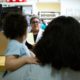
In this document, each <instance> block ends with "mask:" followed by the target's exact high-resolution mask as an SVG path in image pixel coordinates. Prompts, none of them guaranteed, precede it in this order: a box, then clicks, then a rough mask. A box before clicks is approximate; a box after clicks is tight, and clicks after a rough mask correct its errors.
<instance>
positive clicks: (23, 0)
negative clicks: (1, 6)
mask: <svg viewBox="0 0 80 80" xmlns="http://www.w3.org/2000/svg"><path fill="white" fill-rule="evenodd" d="M26 1H27V0H6V2H26Z"/></svg>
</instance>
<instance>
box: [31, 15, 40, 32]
mask: <svg viewBox="0 0 80 80" xmlns="http://www.w3.org/2000/svg"><path fill="white" fill-rule="evenodd" d="M30 24H31V27H32V31H33V32H38V31H39V28H40V20H39V18H38V17H36V16H33V17H32V18H31V19H30Z"/></svg>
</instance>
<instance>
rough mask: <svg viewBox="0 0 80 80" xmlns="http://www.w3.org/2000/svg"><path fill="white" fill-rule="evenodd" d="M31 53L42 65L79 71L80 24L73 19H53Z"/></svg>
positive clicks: (62, 17) (63, 17)
mask: <svg viewBox="0 0 80 80" xmlns="http://www.w3.org/2000/svg"><path fill="white" fill-rule="evenodd" d="M33 51H34V52H35V54H36V56H37V57H38V59H39V60H40V61H41V63H42V64H51V65H52V66H53V67H54V68H56V69H61V68H71V69H73V70H80V23H79V22H78V21H77V20H76V19H74V18H73V17H65V16H60V17H57V18H55V19H53V20H52V21H51V22H50V23H49V24H48V26H47V28H46V30H45V31H44V33H43V36H42V38H41V39H40V41H39V42H38V43H37V44H36V46H35V48H34V50H33Z"/></svg>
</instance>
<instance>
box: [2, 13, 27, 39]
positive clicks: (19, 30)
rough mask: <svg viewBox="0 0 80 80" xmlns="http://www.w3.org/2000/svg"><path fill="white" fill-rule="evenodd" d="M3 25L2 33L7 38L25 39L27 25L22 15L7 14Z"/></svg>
mask: <svg viewBox="0 0 80 80" xmlns="http://www.w3.org/2000/svg"><path fill="white" fill-rule="evenodd" d="M3 23H4V25H3V31H4V34H5V36H6V37H7V38H10V39H16V38H18V37H23V38H24V39H25V38H26V31H27V26H28V24H27V21H26V18H25V17H24V16H23V15H22V14H19V13H9V14H8V15H6V17H5V19H4V22H3Z"/></svg>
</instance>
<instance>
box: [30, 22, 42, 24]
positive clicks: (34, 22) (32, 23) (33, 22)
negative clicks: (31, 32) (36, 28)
mask: <svg viewBox="0 0 80 80" xmlns="http://www.w3.org/2000/svg"><path fill="white" fill-rule="evenodd" d="M38 23H40V22H39V21H32V23H31V24H38Z"/></svg>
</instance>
